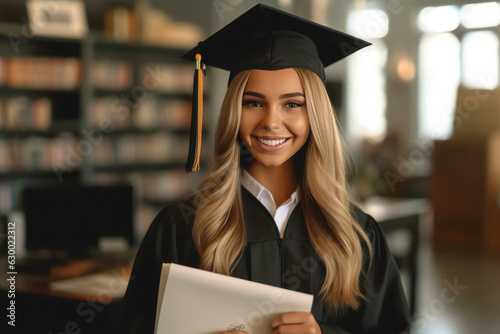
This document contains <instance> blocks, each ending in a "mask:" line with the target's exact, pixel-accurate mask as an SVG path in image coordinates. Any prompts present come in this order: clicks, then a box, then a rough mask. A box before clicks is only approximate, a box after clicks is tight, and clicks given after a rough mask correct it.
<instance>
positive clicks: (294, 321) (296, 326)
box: [271, 312, 321, 334]
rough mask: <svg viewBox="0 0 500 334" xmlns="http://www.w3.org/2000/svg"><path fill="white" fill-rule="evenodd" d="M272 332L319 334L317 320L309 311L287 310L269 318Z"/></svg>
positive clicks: (274, 333) (280, 333)
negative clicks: (287, 311)
mask: <svg viewBox="0 0 500 334" xmlns="http://www.w3.org/2000/svg"><path fill="white" fill-rule="evenodd" d="M271 328H272V330H273V334H295V333H296V334H306V333H307V334H321V328H319V325H318V322H317V321H316V319H314V316H313V315H312V314H311V313H309V312H289V313H283V314H280V315H278V316H277V317H276V318H274V319H273V320H271Z"/></svg>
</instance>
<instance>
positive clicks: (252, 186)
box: [240, 169, 299, 238]
mask: <svg viewBox="0 0 500 334" xmlns="http://www.w3.org/2000/svg"><path fill="white" fill-rule="evenodd" d="M240 180H241V184H242V185H243V187H245V188H246V189H247V190H248V191H249V192H250V193H251V194H252V195H254V196H255V198H257V199H258V200H259V202H261V203H262V205H264V207H265V208H266V209H267V211H269V213H270V214H271V216H273V217H274V221H275V222H276V226H278V230H279V231H280V236H281V238H283V234H284V232H285V228H286V224H287V222H288V218H289V217H290V215H291V214H292V211H293V209H295V207H296V206H297V204H298V203H299V193H298V191H297V190H296V191H295V192H294V193H293V194H292V195H291V196H290V198H289V199H288V200H286V201H285V202H284V203H283V204H281V205H280V207H279V208H276V202H275V201H274V198H273V195H272V194H271V192H270V191H269V190H267V189H266V188H265V187H264V186H263V185H262V184H260V183H259V182H257V180H255V179H254V178H253V177H252V176H251V175H250V174H249V173H248V172H247V171H246V170H245V169H242V171H241V178H240Z"/></svg>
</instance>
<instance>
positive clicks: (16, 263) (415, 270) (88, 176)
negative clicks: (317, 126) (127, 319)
mask: <svg viewBox="0 0 500 334" xmlns="http://www.w3.org/2000/svg"><path fill="white" fill-rule="evenodd" d="M257 3H263V4H266V5H269V6H273V7H275V8H279V9H282V10H285V11H287V12H290V13H294V14H295V15H298V16H301V17H304V18H307V19H309V20H311V21H314V22H317V23H319V24H323V25H326V26H328V27H331V28H333V29H337V30H339V31H344V32H346V33H348V34H351V35H353V36H355V37H358V38H360V39H363V40H366V41H368V42H370V43H371V45H370V46H369V47H367V48H365V49H363V50H361V51H359V52H356V53H355V54H353V55H352V56H350V57H348V59H344V60H341V61H339V62H338V63H336V64H335V65H333V66H330V67H328V68H326V75H327V82H326V88H327V91H328V94H329V97H330V99H331V103H332V105H333V107H334V110H335V114H336V118H337V120H338V124H339V126H340V128H341V132H342V135H343V139H344V141H345V146H346V148H347V149H348V151H349V155H348V160H349V175H348V182H349V188H350V190H351V192H352V195H353V197H354V198H355V200H356V201H357V203H359V205H360V207H361V208H362V209H363V210H364V211H365V212H367V213H368V214H370V215H371V216H373V217H374V218H375V220H377V222H378V223H379V224H380V226H381V227H382V229H383V231H384V234H385V237H386V238H387V241H388V244H389V247H390V249H391V252H392V254H393V256H394V258H395V260H396V263H397V264H398V267H399V270H400V274H401V279H402V282H403V287H404V291H405V294H406V298H407V300H408V303H409V309H410V312H411V325H412V332H414V333H422V334H438V333H439V334H466V333H467V334H469V333H483V334H490V333H491V334H493V333H498V332H499V331H500V317H499V316H498V315H499V314H500V302H498V301H499V300H500V289H499V285H498V278H499V277H500V87H499V85H500V81H499V76H500V67H499V64H500V1H488V0H484V1H472V0H421V1H411V0H398V1H394V0H351V1H338V0H304V1H302V0H260V1H255V0H210V1H204V0H185V1H161V0H113V1H100V0H72V1H61V0H26V1H17V0H2V1H1V2H0V259H1V261H2V263H1V264H0V267H1V268H2V273H5V274H2V277H4V275H5V279H4V278H2V280H1V282H0V293H1V294H2V296H1V300H2V309H3V310H4V312H7V318H6V319H5V316H3V318H4V320H2V321H3V323H2V326H4V327H5V328H6V329H7V330H8V332H9V333H10V332H12V333H80V332H81V333H94V334H97V333H110V332H111V331H112V329H113V328H114V325H115V323H116V322H117V321H118V318H119V317H120V306H121V304H120V303H121V301H122V298H123V296H124V293H125V290H126V288H127V283H128V280H129V278H130V272H131V267H132V264H133V261H134V257H135V254H136V253H137V249H138V246H139V244H140V242H141V240H142V239H143V238H144V236H145V234H146V232H147V230H148V228H149V226H150V224H151V222H152V221H153V220H154V218H155V216H156V215H157V214H158V213H159V212H160V210H162V209H163V208H165V207H169V206H171V205H173V204H175V203H177V202H178V201H179V200H180V199H182V198H185V197H186V196H188V195H190V194H192V193H194V192H195V191H196V189H197V186H198V185H199V183H200V182H201V180H202V179H203V177H204V176H205V175H206V173H207V172H208V171H209V169H210V166H211V164H212V161H213V158H214V153H213V151H214V147H213V140H214V136H215V129H216V123H217V119H218V115H219V111H220V109H221V105H222V100H223V98H224V94H225V92H226V89H227V80H228V72H226V71H223V70H220V69H216V68H210V67H208V68H207V69H206V73H205V82H204V92H203V97H204V99H203V106H204V113H203V128H202V130H201V131H202V134H203V137H202V144H201V145H202V147H203V150H202V151H201V152H202V155H201V157H200V171H198V172H197V173H186V172H185V162H186V158H187V152H188V150H189V149H188V148H189V138H190V126H191V108H192V102H193V72H194V62H192V61H187V60H185V59H183V58H182V57H183V55H184V54H185V53H186V52H187V51H188V50H190V49H191V48H192V47H193V46H195V45H197V44H198V42H199V41H202V40H204V39H205V38H207V37H209V36H210V35H212V34H213V33H214V32H216V31H218V30H219V29H221V28H222V27H224V26H225V25H227V24H228V23H229V22H231V21H232V20H234V19H235V18H237V17H238V16H239V15H241V14H243V13H244V12H245V11H247V10H248V9H249V8H251V7H253V6H254V5H256V4H257ZM443 291H452V292H453V293H454V295H453V296H452V297H453V298H445V297H443V296H444V293H443ZM446 296H447V297H449V294H448V295H446ZM14 299H15V300H14ZM13 301H15V302H14V303H13ZM14 306H15V307H14ZM9 307H10V308H11V311H10V313H9ZM6 309H7V311H5V310H6ZM9 315H10V316H11V317H10V318H9ZM9 321H11V323H10V325H9ZM12 324H15V326H12Z"/></svg>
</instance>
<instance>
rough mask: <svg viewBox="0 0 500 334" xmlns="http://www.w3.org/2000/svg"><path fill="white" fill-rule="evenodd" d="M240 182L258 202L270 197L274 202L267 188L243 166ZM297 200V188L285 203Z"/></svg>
mask: <svg viewBox="0 0 500 334" xmlns="http://www.w3.org/2000/svg"><path fill="white" fill-rule="evenodd" d="M240 183H241V185H242V186H243V187H245V188H246V189H247V190H248V191H249V192H250V193H251V194H252V195H253V196H255V198H257V199H258V200H259V201H260V202H263V199H264V198H271V199H272V200H273V202H274V198H273V195H272V194H271V192H270V191H269V190H267V189H266V188H265V187H264V186H263V185H262V184H260V183H259V182H258V181H257V180H256V179H254V178H253V176H252V175H250V173H248V172H247V171H246V170H245V169H244V168H242V169H241V177H240ZM299 200H300V198H299V192H298V188H297V190H295V191H294V192H293V193H292V195H291V196H290V199H289V200H287V201H285V203H287V204H288V203H291V202H293V203H298V202H299ZM275 206H276V204H275Z"/></svg>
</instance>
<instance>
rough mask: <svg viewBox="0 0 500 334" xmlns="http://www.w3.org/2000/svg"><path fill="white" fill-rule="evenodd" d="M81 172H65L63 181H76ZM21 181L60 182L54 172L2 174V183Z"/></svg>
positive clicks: (32, 171) (8, 172)
mask: <svg viewBox="0 0 500 334" xmlns="http://www.w3.org/2000/svg"><path fill="white" fill-rule="evenodd" d="M79 174H80V172H79V171H78V170H76V171H72V172H65V173H64V174H62V177H63V180H67V179H68V178H69V179H70V180H75V179H77V178H78V177H79ZM13 180H16V181H19V180H44V181H53V182H56V181H57V182H59V179H58V176H57V175H56V172H54V171H53V170H30V171H28V170H16V171H6V172H0V182H5V181H13Z"/></svg>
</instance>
